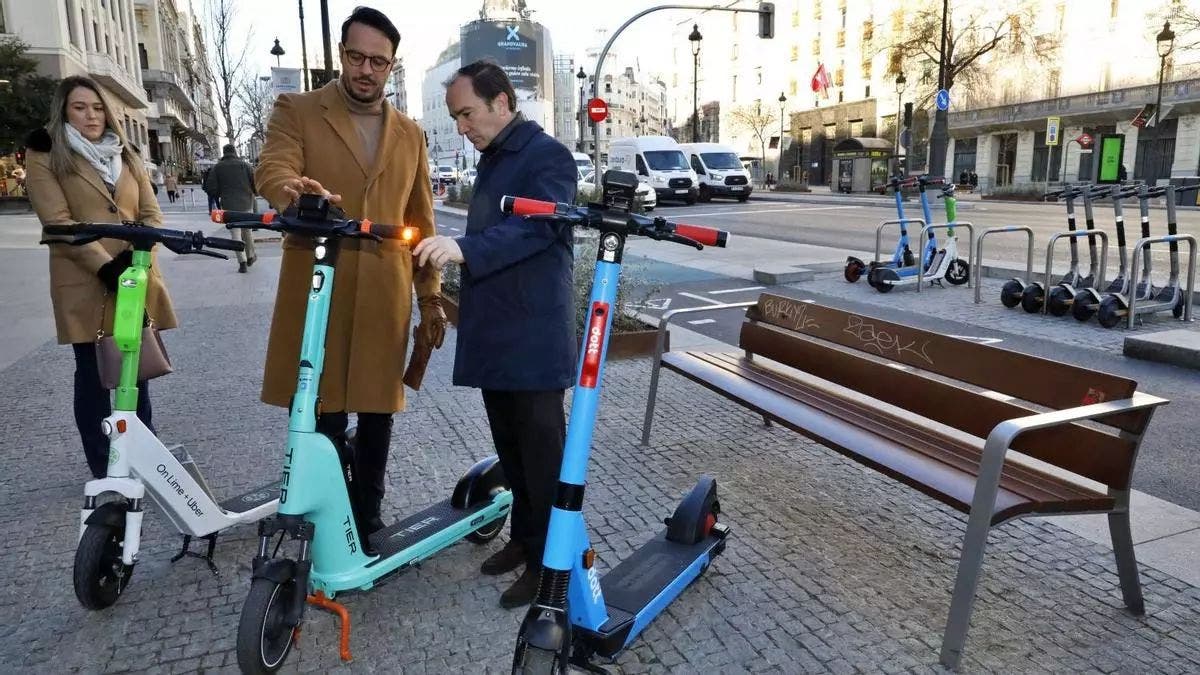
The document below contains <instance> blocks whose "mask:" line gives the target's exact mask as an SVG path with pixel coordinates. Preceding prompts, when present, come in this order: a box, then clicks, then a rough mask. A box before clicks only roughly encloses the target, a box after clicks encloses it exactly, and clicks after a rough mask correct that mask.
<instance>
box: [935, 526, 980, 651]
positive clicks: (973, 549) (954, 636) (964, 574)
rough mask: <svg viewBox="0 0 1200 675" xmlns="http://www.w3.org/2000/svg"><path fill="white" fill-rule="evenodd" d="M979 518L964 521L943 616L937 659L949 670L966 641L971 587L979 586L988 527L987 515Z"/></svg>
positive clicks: (973, 597)
mask: <svg viewBox="0 0 1200 675" xmlns="http://www.w3.org/2000/svg"><path fill="white" fill-rule="evenodd" d="M981 520H982V522H981V523H976V522H975V521H976V519H975V518H974V516H972V518H971V519H970V521H969V522H968V524H967V536H966V538H964V539H963V547H962V556H961V557H960V558H959V561H958V576H957V577H956V578H955V580H954V595H953V596H952V597H951V599H950V616H949V618H947V619H946V631H945V633H943V634H942V653H941V663H942V665H943V666H946V667H947V668H950V669H951V670H957V669H958V662H959V660H960V659H961V658H962V652H963V647H964V646H965V645H966V642H967V631H968V630H970V628H971V610H972V608H973V606H974V605H975V590H976V588H977V587H978V586H979V571H980V569H981V568H982V567H983V553H984V549H985V548H986V547H987V536H988V531H989V530H990V529H991V528H990V523H988V519H987V516H984V517H983V518H982V519H981Z"/></svg>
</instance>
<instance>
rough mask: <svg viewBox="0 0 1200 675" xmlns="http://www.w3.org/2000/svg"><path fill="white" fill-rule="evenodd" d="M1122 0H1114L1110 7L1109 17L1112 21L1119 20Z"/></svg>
mask: <svg viewBox="0 0 1200 675" xmlns="http://www.w3.org/2000/svg"><path fill="white" fill-rule="evenodd" d="M1120 5H1121V2H1120V0H1112V2H1111V3H1110V4H1109V7H1108V17H1109V18H1110V19H1115V18H1117V13H1118V12H1119V11H1120Z"/></svg>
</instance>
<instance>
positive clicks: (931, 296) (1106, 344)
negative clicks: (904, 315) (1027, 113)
mask: <svg viewBox="0 0 1200 675" xmlns="http://www.w3.org/2000/svg"><path fill="white" fill-rule="evenodd" d="M1006 282H1007V279H992V278H985V279H984V280H983V289H982V300H983V302H981V303H980V304H978V305H977V304H975V289H974V288H968V287H967V286H951V285H949V284H946V287H945V288H936V287H933V288H930V287H928V286H926V288H925V289H924V290H922V291H921V292H920V293H919V294H918V293H917V292H916V291H915V290H914V289H912V288H909V287H901V288H898V289H896V290H894V291H892V292H891V293H886V294H885V293H880V292H878V291H876V290H875V289H873V288H871V287H870V286H868V285H867V283H866V280H865V279H864V280H860V281H859V282H858V283H854V284H848V283H846V280H845V279H843V278H842V273H841V271H838V272H830V273H824V274H818V275H817V277H816V278H815V279H813V280H812V281H806V282H802V283H797V284H789V286H790V287H791V288H795V289H798V290H804V291H808V292H811V293H820V294H822V295H828V296H833V297H839V298H846V299H849V300H854V301H856V302H862V303H867V304H871V305H879V306H882V307H889V308H892V309H897V310H902V311H913V312H918V313H920V314H928V315H931V316H937V317H939V318H942V319H947V320H949V321H961V322H965V323H969V324H973V325H977V326H984V327H986V328H991V329H994V330H998V331H1003V332H1006V333H1012V334H1016V335H1025V336H1028V337H1032V338H1039V339H1043V340H1051V341H1054V342H1061V343H1063V344H1071V345H1077V346H1080V347H1088V348H1091V349H1098V350H1101V351H1105V352H1113V353H1117V354H1120V353H1121V349H1122V346H1123V345H1124V342H1125V336H1126V335H1137V334H1143V335H1144V334H1148V333H1154V332H1158V331H1163V330H1172V329H1177V328H1187V329H1189V330H1197V331H1200V322H1193V323H1191V324H1185V323H1182V322H1180V321H1177V320H1176V319H1175V318H1173V317H1172V316H1171V314H1170V313H1169V312H1166V313H1161V314H1158V315H1156V316H1150V317H1144V318H1142V319H1141V320H1140V322H1139V323H1137V324H1135V326H1134V329H1133V330H1132V331H1129V330H1126V328H1125V324H1124V323H1122V324H1121V325H1119V326H1117V327H1116V328H1113V329H1108V328H1103V327H1102V326H1100V324H1099V323H1097V322H1096V320H1095V319H1092V320H1091V321H1088V322H1086V323H1080V322H1079V321H1076V320H1075V319H1074V318H1072V317H1071V316H1070V315H1069V314H1068V315H1067V316H1053V315H1050V314H1046V315H1043V314H1027V313H1026V312H1025V311H1024V310H1023V309H1021V308H1020V307H1014V308H1012V309H1007V308H1005V307H1004V305H1002V304H1000V289H1001V288H1002V287H1003V286H1004V284H1005V283H1006ZM1193 311H1194V312H1198V311H1200V307H1193Z"/></svg>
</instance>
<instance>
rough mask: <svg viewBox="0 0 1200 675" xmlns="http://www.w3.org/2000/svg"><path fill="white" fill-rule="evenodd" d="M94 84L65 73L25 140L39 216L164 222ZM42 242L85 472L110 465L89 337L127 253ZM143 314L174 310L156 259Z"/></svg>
mask: <svg viewBox="0 0 1200 675" xmlns="http://www.w3.org/2000/svg"><path fill="white" fill-rule="evenodd" d="M110 110H111V108H110V107H109V106H108V104H107V103H106V102H105V100H104V97H103V96H102V95H101V93H100V88H99V87H98V86H96V83H95V82H93V81H92V80H90V79H88V78H86V77H68V78H66V79H64V80H63V81H62V82H61V83H59V85H58V89H57V90H56V91H55V94H54V100H53V101H52V103H51V105H50V123H49V124H48V125H47V126H46V128H45V129H38V130H36V131H34V132H33V133H32V134H30V135H29V138H28V139H27V141H26V145H27V146H28V154H27V158H26V164H27V170H28V175H27V177H26V184H27V185H28V191H29V200H30V202H31V203H32V204H33V208H34V209H35V210H36V211H37V214H38V218H39V219H40V220H41V221H42V224H43V225H60V224H70V223H115V222H121V221H125V220H131V221H140V222H142V223H145V224H147V225H153V226H155V227H158V226H161V225H162V212H161V211H160V210H159V208H158V200H157V199H155V196H154V188H153V187H151V185H150V178H149V176H148V175H147V174H146V170H145V168H144V167H143V165H142V161H141V157H140V156H139V155H138V153H137V151H136V150H135V149H134V148H133V146H131V145H129V142H128V141H127V140H126V139H125V135H124V133H122V131H121V127H120V125H119V124H117V123H116V120H115V119H114V118H113V116H112V114H111V113H110ZM49 249H50V301H51V303H52V304H53V306H54V324H55V326H56V328H57V331H58V342H59V344H70V345H71V346H72V347H73V348H74V350H75V424H76V425H77V426H78V428H79V436H80V438H81V439H82V441H83V451H84V455H86V457H87V462H88V467H89V468H91V470H92V475H93V476H95V477H97V478H103V477H104V476H105V475H106V474H107V469H108V439H107V438H106V437H105V436H104V434H103V432H102V431H101V429H100V424H101V422H102V421H103V420H104V418H105V417H108V416H109V415H111V414H112V405H111V400H110V398H109V392H108V391H107V390H105V389H104V388H103V387H102V386H101V384H100V371H99V369H98V366H97V362H96V348H95V342H96V339H97V337H99V336H100V335H104V334H111V333H112V323H113V303H114V299H115V296H114V293H115V291H116V288H117V278H118V277H119V276H120V275H121V273H122V272H124V271H125V268H127V267H128V266H129V264H130V262H131V260H132V255H133V254H132V249H131V248H130V247H129V245H128V244H127V243H126V242H124V241H120V240H116V239H101V240H100V241H97V242H93V243H90V244H87V245H86V246H70V245H67V244H55V245H52V246H50V247H49ZM146 313H147V315H148V316H149V317H150V319H151V320H153V321H154V324H155V325H156V326H157V327H158V328H159V329H160V330H162V329H168V328H174V327H175V325H176V320H175V312H174V310H173V309H172V307H171V299H170V297H168V295H167V291H166V288H165V286H164V285H163V279H162V274H161V273H160V272H159V271H158V267H157V265H155V266H152V267H151V268H150V283H149V287H148V289H147V296H146ZM138 386H139V387H140V389H141V393H140V395H139V396H138V410H137V414H138V417H139V418H141V420H142V421H143V422H144V423H145V424H146V426H147V427H150V428H151V429H153V428H154V427H153V426H152V424H151V409H150V392H149V390H148V389H147V388H146V383H145V382H139V383H138Z"/></svg>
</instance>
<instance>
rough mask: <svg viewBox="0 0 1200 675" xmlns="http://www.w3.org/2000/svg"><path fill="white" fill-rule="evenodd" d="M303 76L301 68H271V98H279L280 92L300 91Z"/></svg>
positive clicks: (292, 92)
mask: <svg viewBox="0 0 1200 675" xmlns="http://www.w3.org/2000/svg"><path fill="white" fill-rule="evenodd" d="M302 81H303V77H302V75H301V73H300V69H299V68H279V67H272V68H271V98H272V99H275V98H279V95H280V94H298V93H300V89H301V87H300V83H301V82H302Z"/></svg>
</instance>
